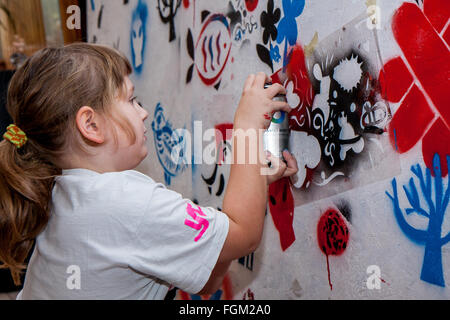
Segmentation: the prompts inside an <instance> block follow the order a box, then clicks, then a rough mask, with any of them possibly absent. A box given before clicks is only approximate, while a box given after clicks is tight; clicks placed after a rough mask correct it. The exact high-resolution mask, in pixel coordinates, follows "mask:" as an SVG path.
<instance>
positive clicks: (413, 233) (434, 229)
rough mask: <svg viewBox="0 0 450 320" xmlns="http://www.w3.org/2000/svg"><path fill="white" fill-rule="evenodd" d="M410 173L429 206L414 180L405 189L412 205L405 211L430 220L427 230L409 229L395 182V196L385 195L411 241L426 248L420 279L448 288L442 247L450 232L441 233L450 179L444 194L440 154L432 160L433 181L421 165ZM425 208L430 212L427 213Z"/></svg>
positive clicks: (393, 182) (401, 227)
mask: <svg viewBox="0 0 450 320" xmlns="http://www.w3.org/2000/svg"><path fill="white" fill-rule="evenodd" d="M446 158H447V168H450V156H449V155H447V156H446ZM411 171H412V172H413V173H414V175H415V176H416V177H417V178H418V180H419V186H420V189H421V192H422V196H423V198H424V199H425V202H426V204H423V205H422V204H421V201H420V198H419V192H418V191H417V187H416V183H415V181H414V179H413V178H411V179H410V180H409V189H408V187H407V186H406V185H405V186H403V190H404V191H405V194H406V197H407V198H408V201H409V204H410V205H411V207H410V208H406V210H405V211H406V214H407V215H409V214H411V213H414V212H415V213H417V214H419V215H421V216H424V217H426V218H428V219H429V223H428V228H427V230H418V229H416V228H414V227H412V226H411V225H409V224H408V222H407V221H406V219H405V217H404V216H403V212H402V209H401V208H400V204H399V198H398V192H397V181H396V179H393V180H392V189H393V195H391V194H390V193H389V192H387V191H386V194H387V196H388V197H389V198H390V199H391V200H392V203H393V205H394V215H395V218H396V219H397V223H398V225H399V226H400V229H401V230H402V231H403V233H404V234H405V235H406V236H407V237H408V238H409V239H410V240H411V241H413V242H415V243H417V244H419V245H424V246H425V255H424V258H423V264H422V271H421V274H420V279H421V280H423V281H425V282H428V283H431V284H434V285H437V286H441V287H445V281H444V273H443V266H442V246H444V245H446V244H447V243H448V242H450V232H449V233H448V234H447V235H446V236H445V237H441V233H442V224H443V222H444V216H445V213H446V211H447V208H448V203H449V197H450V186H449V185H450V183H449V178H447V189H446V191H445V192H444V183H443V179H442V178H443V177H442V171H441V162H440V156H439V154H435V155H434V157H433V173H434V177H432V175H431V172H430V170H429V169H428V168H426V169H425V172H424V171H422V169H421V167H420V166H419V165H415V166H412V167H411ZM424 173H425V174H424ZM433 182H434V184H433ZM433 185H434V188H433ZM424 208H427V209H428V211H427V210H426V209H424Z"/></svg>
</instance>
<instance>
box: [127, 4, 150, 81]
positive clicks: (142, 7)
mask: <svg viewBox="0 0 450 320" xmlns="http://www.w3.org/2000/svg"><path fill="white" fill-rule="evenodd" d="M147 19H148V8H147V5H146V4H145V3H144V2H143V1H142V0H139V2H138V5H137V7H136V9H135V10H134V11H133V13H132V22H131V32H130V45H131V62H132V65H133V69H134V71H135V73H137V74H140V73H141V72H142V70H143V67H144V56H145V55H144V54H145V47H146V43H147Z"/></svg>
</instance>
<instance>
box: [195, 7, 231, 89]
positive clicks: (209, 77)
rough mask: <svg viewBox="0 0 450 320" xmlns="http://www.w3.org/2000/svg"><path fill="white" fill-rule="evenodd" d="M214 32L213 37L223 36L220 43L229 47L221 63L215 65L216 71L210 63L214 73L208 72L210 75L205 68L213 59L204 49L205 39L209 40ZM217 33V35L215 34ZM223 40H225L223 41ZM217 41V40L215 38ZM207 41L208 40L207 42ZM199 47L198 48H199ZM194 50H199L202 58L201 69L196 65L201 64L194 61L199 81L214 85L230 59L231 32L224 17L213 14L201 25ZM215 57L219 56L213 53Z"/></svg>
mask: <svg viewBox="0 0 450 320" xmlns="http://www.w3.org/2000/svg"><path fill="white" fill-rule="evenodd" d="M214 22H218V23H219V24H220V28H219V27H217V25H214ZM212 30H214V31H215V32H216V33H215V36H216V37H220V36H221V34H224V37H223V38H222V41H225V42H228V43H229V45H227V46H226V48H227V49H226V52H225V55H226V57H225V59H224V60H223V61H222V62H221V64H219V65H216V67H217V71H216V68H214V66H213V63H212V62H211V67H212V68H211V69H212V70H213V71H214V72H210V73H212V74H210V73H209V72H208V68H207V62H209V61H210V59H212V58H213V57H211V56H209V55H208V52H209V50H208V52H207V49H206V41H207V39H210V37H211V34H210V32H211V31H212ZM217 32H219V33H217ZM224 38H225V39H224ZM216 40H217V38H216ZM208 41H209V40H208ZM199 45H200V47H199ZM195 48H196V50H200V49H198V48H201V53H202V54H201V57H202V58H203V66H202V67H203V68H199V67H198V64H199V63H201V62H199V61H196V69H197V73H198V75H199V76H200V79H201V80H202V81H203V83H204V84H206V85H208V86H210V85H214V84H215V83H217V82H218V80H219V78H220V76H221V75H222V73H223V70H224V69H225V66H226V65H227V62H228V59H229V57H230V52H231V31H230V27H229V25H228V22H227V20H226V18H225V16H223V15H221V14H213V15H211V16H210V17H209V18H208V19H207V20H206V21H205V23H204V24H203V27H202V30H201V31H200V36H199V37H198V39H197V43H196V45H195ZM215 54H216V55H217V54H219V53H218V52H216V53H215ZM220 54H224V53H220Z"/></svg>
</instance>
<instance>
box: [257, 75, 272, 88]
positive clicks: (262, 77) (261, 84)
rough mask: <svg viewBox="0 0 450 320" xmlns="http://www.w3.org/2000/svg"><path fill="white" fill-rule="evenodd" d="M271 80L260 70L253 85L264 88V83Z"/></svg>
mask: <svg viewBox="0 0 450 320" xmlns="http://www.w3.org/2000/svg"><path fill="white" fill-rule="evenodd" d="M269 81H270V78H269V77H268V76H267V74H265V73H264V72H258V74H257V75H256V78H255V82H254V83H253V86H254V87H256V88H264V85H265V84H266V83H267V82H269Z"/></svg>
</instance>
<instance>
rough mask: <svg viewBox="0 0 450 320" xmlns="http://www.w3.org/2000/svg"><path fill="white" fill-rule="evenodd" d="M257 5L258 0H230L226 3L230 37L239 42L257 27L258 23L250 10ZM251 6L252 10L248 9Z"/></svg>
mask: <svg viewBox="0 0 450 320" xmlns="http://www.w3.org/2000/svg"><path fill="white" fill-rule="evenodd" d="M257 5H258V1H250V2H248V1H245V3H244V2H243V1H242V0H238V1H235V3H234V4H233V2H232V1H230V2H229V3H228V12H227V14H226V16H227V18H228V19H229V20H230V30H231V34H232V39H233V40H234V41H235V42H237V43H239V42H241V41H244V39H245V38H246V37H247V36H248V35H250V34H251V33H253V31H255V30H257V29H258V23H257V22H256V18H255V16H254V15H253V14H251V11H253V10H254V9H255V8H256V6H257ZM249 7H250V8H251V9H252V10H250V9H248V8H249Z"/></svg>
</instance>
